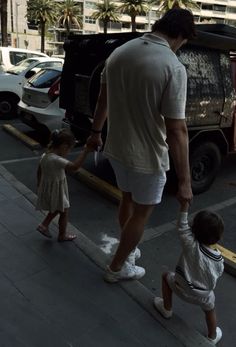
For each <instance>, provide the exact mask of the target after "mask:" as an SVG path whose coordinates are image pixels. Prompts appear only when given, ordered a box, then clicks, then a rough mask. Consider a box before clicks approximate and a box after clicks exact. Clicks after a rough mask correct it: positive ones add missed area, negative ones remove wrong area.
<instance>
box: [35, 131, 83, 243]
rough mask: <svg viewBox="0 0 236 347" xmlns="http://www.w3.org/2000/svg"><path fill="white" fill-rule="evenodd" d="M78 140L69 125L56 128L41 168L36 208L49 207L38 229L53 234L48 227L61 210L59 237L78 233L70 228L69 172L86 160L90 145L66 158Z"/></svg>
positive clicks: (40, 165) (70, 236) (67, 236)
mask: <svg viewBox="0 0 236 347" xmlns="http://www.w3.org/2000/svg"><path fill="white" fill-rule="evenodd" d="M75 143H76V141H75V138H74V136H73V135H72V133H71V132H69V131H68V130H66V129H62V130H55V131H54V132H53V133H52V135H51V141H50V143H49V145H48V151H47V152H46V153H44V154H43V156H42V158H41V160H40V163H39V166H38V171H37V186H38V200H37V205H36V209H37V210H45V211H48V214H47V216H46V217H45V219H44V220H43V221H42V223H41V224H39V225H38V227H37V230H38V231H39V232H40V233H41V234H42V235H44V236H46V237H49V238H51V237H52V235H51V233H50V232H49V230H48V227H49V224H50V223H51V221H52V220H53V219H54V218H55V217H56V216H57V215H58V214H59V221H58V225H59V234H58V241H72V240H74V239H75V238H76V235H74V234H70V233H68V232H67V230H66V228H67V223H68V209H69V207H70V202H69V194H68V186H67V179H66V174H65V172H76V171H77V170H78V169H79V168H80V167H81V165H82V164H83V162H84V160H85V158H86V155H87V153H88V152H89V150H88V148H87V147H85V148H84V150H83V152H82V153H80V155H79V156H78V157H77V158H76V159H75V160H74V161H73V162H71V161H69V160H67V159H65V157H66V156H67V155H68V153H69V152H70V151H71V149H72V148H73V147H74V145H75Z"/></svg>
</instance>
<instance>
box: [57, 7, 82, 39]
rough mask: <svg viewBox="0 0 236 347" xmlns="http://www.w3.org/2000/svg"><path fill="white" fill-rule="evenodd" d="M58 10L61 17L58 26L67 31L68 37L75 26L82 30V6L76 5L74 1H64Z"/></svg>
mask: <svg viewBox="0 0 236 347" xmlns="http://www.w3.org/2000/svg"><path fill="white" fill-rule="evenodd" d="M58 9H59V15H60V17H59V19H58V25H59V27H60V26H61V25H62V26H63V27H64V28H65V29H66V33H67V35H69V34H70V30H71V28H72V27H73V26H74V27H76V28H77V29H80V28H82V26H83V22H82V19H81V7H80V4H78V3H75V2H74V0H64V2H62V3H59V5H58Z"/></svg>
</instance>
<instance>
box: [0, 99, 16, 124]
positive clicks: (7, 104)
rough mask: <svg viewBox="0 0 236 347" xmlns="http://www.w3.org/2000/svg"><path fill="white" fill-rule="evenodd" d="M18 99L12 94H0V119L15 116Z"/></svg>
mask: <svg viewBox="0 0 236 347" xmlns="http://www.w3.org/2000/svg"><path fill="white" fill-rule="evenodd" d="M18 101H19V99H18V98H17V97H16V96H14V95H0V119H12V118H16V117H17V103H18Z"/></svg>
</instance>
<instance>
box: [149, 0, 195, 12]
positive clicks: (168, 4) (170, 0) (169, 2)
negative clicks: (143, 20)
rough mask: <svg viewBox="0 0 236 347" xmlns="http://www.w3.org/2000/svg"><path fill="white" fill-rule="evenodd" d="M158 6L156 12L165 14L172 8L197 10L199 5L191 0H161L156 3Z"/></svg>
mask: <svg viewBox="0 0 236 347" xmlns="http://www.w3.org/2000/svg"><path fill="white" fill-rule="evenodd" d="M155 3H157V4H158V5H159V4H160V6H159V8H158V9H157V12H166V11H168V10H171V9H172V8H186V9H198V10H199V5H198V4H197V3H196V2H194V1H193V0H162V1H156V2H155Z"/></svg>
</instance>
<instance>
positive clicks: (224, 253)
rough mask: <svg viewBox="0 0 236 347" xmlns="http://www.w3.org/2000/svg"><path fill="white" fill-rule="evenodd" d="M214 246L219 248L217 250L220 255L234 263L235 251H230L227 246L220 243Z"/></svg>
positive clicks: (235, 258) (235, 262)
mask: <svg viewBox="0 0 236 347" xmlns="http://www.w3.org/2000/svg"><path fill="white" fill-rule="evenodd" d="M216 247H217V248H218V249H219V251H220V252H221V254H222V256H223V257H224V258H225V259H227V260H229V261H231V262H232V263H234V264H236V253H234V252H232V251H230V250H229V249H228V248H224V247H223V246H221V245H218V244H217V245H216Z"/></svg>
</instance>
